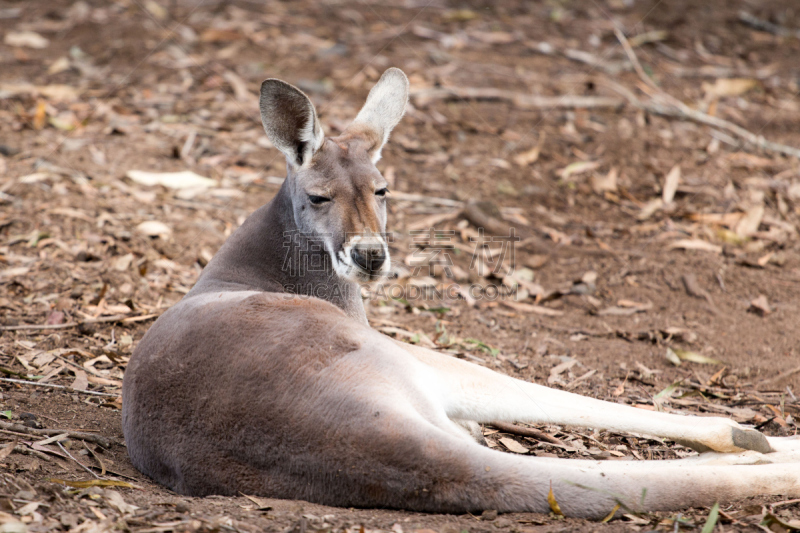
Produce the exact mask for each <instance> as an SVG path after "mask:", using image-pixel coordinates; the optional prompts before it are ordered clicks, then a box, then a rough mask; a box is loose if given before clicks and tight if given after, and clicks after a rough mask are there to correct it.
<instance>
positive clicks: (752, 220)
mask: <svg viewBox="0 0 800 533" xmlns="http://www.w3.org/2000/svg"><path fill="white" fill-rule="evenodd" d="M763 218H764V204H759V205H755V206H753V207H751V208H750V209H748V210H747V212H746V213H745V214H744V216H743V217H742V219H741V220H739V223H738V224H736V234H737V235H738V236H740V237H749V236H750V235H752V234H753V233H755V232H756V231H758V226H760V225H761V219H763Z"/></svg>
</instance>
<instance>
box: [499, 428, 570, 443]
mask: <svg viewBox="0 0 800 533" xmlns="http://www.w3.org/2000/svg"><path fill="white" fill-rule="evenodd" d="M488 425H490V426H493V427H496V428H497V429H499V430H500V431H503V432H505V433H511V434H512V435H519V436H521V437H531V438H534V439H536V440H538V441H542V442H549V443H550V444H556V445H558V446H566V444H564V443H563V442H561V441H560V440H558V439H557V438H555V437H553V436H551V435H548V434H547V433H545V432H543V431H539V430H538V429H534V428H526V427H522V426H518V425H516V424H509V423H507V422H490V423H489V424H488Z"/></svg>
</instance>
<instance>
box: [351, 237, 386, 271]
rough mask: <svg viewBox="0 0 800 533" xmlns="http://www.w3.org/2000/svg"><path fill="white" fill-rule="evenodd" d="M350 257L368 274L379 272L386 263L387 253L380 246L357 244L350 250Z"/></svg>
mask: <svg viewBox="0 0 800 533" xmlns="http://www.w3.org/2000/svg"><path fill="white" fill-rule="evenodd" d="M350 257H352V258H353V262H354V263H355V264H357V265H358V266H359V267H361V268H362V269H364V270H366V271H367V272H377V271H378V270H380V269H381V267H382V266H383V262H384V261H386V252H384V251H383V246H381V245H380V244H356V245H354V246H353V248H351V249H350Z"/></svg>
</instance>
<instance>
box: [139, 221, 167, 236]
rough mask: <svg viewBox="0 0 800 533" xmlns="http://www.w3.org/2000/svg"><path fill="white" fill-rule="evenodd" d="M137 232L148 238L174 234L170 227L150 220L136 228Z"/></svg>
mask: <svg viewBox="0 0 800 533" xmlns="http://www.w3.org/2000/svg"><path fill="white" fill-rule="evenodd" d="M136 231H138V232H139V233H141V234H142V235H147V236H148V237H164V236H167V235H169V234H170V233H172V230H171V229H170V228H169V226H167V225H166V224H164V223H163V222H159V221H157V220H148V221H147V222H142V223H141V224H139V225H138V226H136Z"/></svg>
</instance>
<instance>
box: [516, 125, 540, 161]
mask: <svg viewBox="0 0 800 533" xmlns="http://www.w3.org/2000/svg"><path fill="white" fill-rule="evenodd" d="M545 138H547V135H546V134H545V132H544V131H542V133H541V135H539V141H538V142H537V143H536V146H534V147H533V148H531V149H530V150H527V151H525V152H521V153H519V154H517V155H515V156H514V163H516V164H517V165H519V166H521V167H526V166H528V165H530V164H533V163H535V162H536V161H537V160H538V159H539V154H540V153H541V151H542V146H544V140H545Z"/></svg>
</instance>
